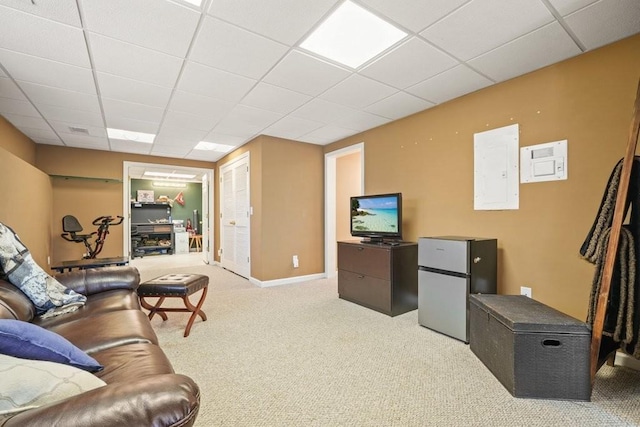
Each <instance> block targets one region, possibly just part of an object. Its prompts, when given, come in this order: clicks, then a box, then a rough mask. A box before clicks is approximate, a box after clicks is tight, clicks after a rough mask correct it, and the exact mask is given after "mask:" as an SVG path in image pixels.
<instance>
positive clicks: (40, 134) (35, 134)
mask: <svg viewBox="0 0 640 427" xmlns="http://www.w3.org/2000/svg"><path fill="white" fill-rule="evenodd" d="M18 129H20V132H22V133H24V134H25V135H27V136H28V137H29V138H31V139H34V138H45V139H56V138H57V137H58V135H56V133H55V132H54V131H53V130H52V129H51V128H49V129H32V128H28V127H24V126H20V127H18Z"/></svg>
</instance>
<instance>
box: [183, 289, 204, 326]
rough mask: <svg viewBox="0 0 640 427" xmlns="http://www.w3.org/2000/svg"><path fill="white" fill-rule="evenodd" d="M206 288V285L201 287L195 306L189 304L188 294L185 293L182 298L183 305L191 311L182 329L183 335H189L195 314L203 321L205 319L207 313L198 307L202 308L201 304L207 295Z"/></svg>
mask: <svg viewBox="0 0 640 427" xmlns="http://www.w3.org/2000/svg"><path fill="white" fill-rule="evenodd" d="M207 290H208V287H207V286H205V287H204V288H202V296H200V300H199V301H198V304H197V305H195V306H194V305H193V304H191V302H190V301H189V296H188V295H185V296H184V297H183V298H182V299H183V300H184V305H185V307H187V309H188V310H189V311H191V312H193V313H191V317H189V321H188V322H187V327H186V329H185V330H184V336H185V337H188V336H189V333H190V332H191V326H192V325H193V321H194V320H196V315H198V316H200V317H201V318H202V321H203V322H204V321H206V320H207V315H206V314H204V311H202V310H201V309H200V308H202V304H204V299H205V297H206V296H207Z"/></svg>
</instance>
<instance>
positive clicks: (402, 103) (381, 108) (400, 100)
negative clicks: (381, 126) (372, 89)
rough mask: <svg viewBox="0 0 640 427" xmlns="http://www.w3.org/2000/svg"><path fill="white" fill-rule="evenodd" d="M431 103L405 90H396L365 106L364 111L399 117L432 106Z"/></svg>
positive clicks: (388, 116)
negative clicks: (386, 96) (388, 95)
mask: <svg viewBox="0 0 640 427" xmlns="http://www.w3.org/2000/svg"><path fill="white" fill-rule="evenodd" d="M433 105H434V104H433V103H431V102H427V101H425V100H424V99H420V98H417V97H415V96H413V95H409V94H408V93H405V92H398V93H395V94H393V95H391V96H390V97H388V98H385V99H383V100H382V101H378V102H376V103H375V104H372V105H370V106H368V107H367V108H365V110H366V111H368V112H370V113H373V114H377V115H378V116H382V117H386V118H389V119H394V120H395V119H401V118H402V117H406V116H408V115H411V114H414V113H417V112H418V111H422V110H426V109H427V108H430V107H433Z"/></svg>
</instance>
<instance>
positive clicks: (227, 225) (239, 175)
mask: <svg viewBox="0 0 640 427" xmlns="http://www.w3.org/2000/svg"><path fill="white" fill-rule="evenodd" d="M220 206H221V209H220V233H221V234H220V246H221V253H220V264H221V265H222V267H224V268H226V269H228V270H231V271H233V272H234V273H236V274H238V275H240V276H243V277H246V278H249V276H250V274H251V259H250V247H251V245H250V234H249V233H250V227H249V225H250V222H249V219H250V212H249V211H250V206H249V155H248V153H247V154H246V155H243V156H241V157H240V158H239V159H237V160H234V161H233V162H231V163H229V164H225V165H224V166H222V167H221V169H220Z"/></svg>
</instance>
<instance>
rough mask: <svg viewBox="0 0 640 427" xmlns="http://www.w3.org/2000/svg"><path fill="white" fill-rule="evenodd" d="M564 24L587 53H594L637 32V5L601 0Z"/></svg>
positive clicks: (639, 5)
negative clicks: (584, 47) (587, 50)
mask: <svg viewBox="0 0 640 427" xmlns="http://www.w3.org/2000/svg"><path fill="white" fill-rule="evenodd" d="M565 22H566V23H567V24H568V25H569V27H570V28H571V30H573V32H574V33H575V35H576V36H577V37H578V39H579V40H580V41H581V42H582V43H583V44H584V45H585V46H586V47H587V49H595V48H597V47H600V46H604V45H606V44H609V43H612V42H614V41H616V40H619V39H622V38H625V37H628V36H631V35H633V34H636V33H638V32H640V1H638V0H601V1H599V2H597V3H594V4H592V5H590V6H588V7H586V8H584V9H581V10H579V11H577V12H575V13H573V14H571V15H569V16H567V17H566V18H565Z"/></svg>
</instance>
